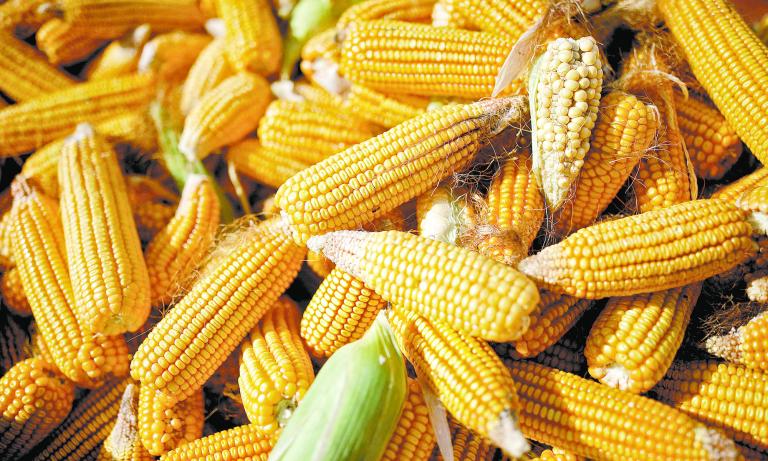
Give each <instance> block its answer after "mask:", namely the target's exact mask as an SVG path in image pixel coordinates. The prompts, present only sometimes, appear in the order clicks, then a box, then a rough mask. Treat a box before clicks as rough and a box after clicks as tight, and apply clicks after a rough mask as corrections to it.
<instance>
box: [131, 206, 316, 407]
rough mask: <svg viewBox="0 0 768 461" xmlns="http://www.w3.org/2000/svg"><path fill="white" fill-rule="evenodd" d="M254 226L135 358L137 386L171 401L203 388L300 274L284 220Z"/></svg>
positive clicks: (298, 250) (299, 252) (299, 255)
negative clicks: (140, 384)
mask: <svg viewBox="0 0 768 461" xmlns="http://www.w3.org/2000/svg"><path fill="white" fill-rule="evenodd" d="M246 225H247V224H246ZM248 226H249V228H246V229H245V230H244V231H243V232H244V234H243V235H239V239H240V241H239V243H238V244H237V245H236V246H230V247H229V249H228V250H226V255H225V256H221V257H220V258H219V259H220V261H217V262H218V264H215V265H213V263H211V264H209V266H210V265H213V267H210V268H208V267H207V268H205V269H204V271H203V274H202V275H201V278H200V279H199V280H198V281H197V283H195V284H194V285H193V286H192V288H191V289H190V291H189V293H187V295H186V296H184V297H183V298H182V299H181V300H180V301H179V302H178V303H177V304H176V305H175V306H174V307H173V309H171V310H170V312H169V313H168V314H166V315H165V317H164V318H163V320H161V321H160V323H158V324H157V326H156V327H155V328H154V329H153V330H152V331H151V332H150V334H149V336H147V339H145V340H144V341H143V342H142V343H141V346H140V347H139V350H138V351H137V352H136V354H134V357H133V361H132V363H131V374H132V376H133V377H134V379H137V380H140V381H141V383H142V385H149V386H153V387H155V388H156V389H157V390H158V391H160V392H161V393H162V394H163V395H164V396H165V397H166V398H168V399H169V400H171V401H173V400H182V399H184V398H187V397H189V396H190V395H191V394H192V393H193V392H195V391H196V390H197V389H199V388H200V387H201V386H202V385H203V383H204V382H205V380H207V379H208V378H209V377H210V376H211V375H212V374H213V372H214V371H216V368H218V366H219V365H221V363H222V362H224V360H225V359H226V358H227V356H228V355H229V354H230V353H231V352H232V351H233V350H234V349H235V347H236V346H237V344H238V343H239V342H240V341H241V340H242V339H243V338H244V337H245V336H246V334H247V333H248V331H250V330H251V329H252V328H253V327H254V326H255V325H256V323H257V322H258V321H259V318H261V316H262V315H263V314H264V312H266V310H267V309H269V308H270V307H271V306H272V305H273V304H274V302H275V301H276V300H277V298H278V297H279V296H280V295H281V294H282V293H283V291H284V290H285V289H286V288H287V287H288V285H290V283H291V281H293V278H294V277H295V276H296V274H297V273H298V271H299V267H300V266H301V261H302V259H303V258H304V254H305V250H304V249H303V248H302V247H300V246H298V245H296V244H294V243H293V242H292V241H291V240H290V236H289V235H287V229H285V228H284V226H283V225H282V224H281V223H280V222H279V221H278V220H271V221H267V222H265V223H263V224H260V225H252V224H251V225H248ZM251 226H252V227H251ZM180 344H187V346H186V347H183V348H181V347H180Z"/></svg>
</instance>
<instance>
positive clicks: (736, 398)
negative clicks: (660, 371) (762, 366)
mask: <svg viewBox="0 0 768 461" xmlns="http://www.w3.org/2000/svg"><path fill="white" fill-rule="evenodd" d="M655 393H656V395H658V396H659V398H660V399H661V400H662V401H663V402H665V403H668V404H669V405H672V406H673V407H675V408H677V409H679V410H680V411H682V412H683V413H686V414H688V415H689V416H691V417H692V418H694V419H697V420H699V421H701V422H702V423H705V424H707V425H708V426H710V427H716V428H719V429H721V430H722V431H723V432H724V433H726V434H727V435H728V436H729V437H732V438H733V439H734V440H736V441H739V442H742V443H745V444H747V445H748V446H750V447H752V448H755V449H758V450H768V421H766V419H765V417H764V416H763V415H764V413H765V411H766V408H765V407H766V405H765V403H764V402H763V399H762V396H764V395H766V394H767V393H768V375H766V374H764V373H763V372H760V371H757V370H750V369H748V368H745V367H742V366H739V365H732V364H728V363H717V362H715V361H712V360H701V361H694V362H677V363H675V364H674V365H672V368H670V370H669V373H668V374H667V376H666V377H665V378H664V379H663V380H662V381H661V382H660V383H659V385H658V386H657V387H656V388H655Z"/></svg>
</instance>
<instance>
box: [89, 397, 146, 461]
mask: <svg viewBox="0 0 768 461" xmlns="http://www.w3.org/2000/svg"><path fill="white" fill-rule="evenodd" d="M154 459H155V458H154V456H152V455H151V454H149V452H148V451H147V449H146V448H144V446H143V445H142V444H141V439H140V438H139V388H138V386H137V385H135V384H133V383H131V384H128V386H126V388H125V393H124V394H123V397H122V399H121V400H120V410H119V411H118V413H117V419H116V421H115V424H114V425H113V427H112V430H111V431H110V433H109V435H108V436H107V438H106V440H104V444H103V445H102V447H101V450H100V451H99V457H98V458H97V461H152V460H154Z"/></svg>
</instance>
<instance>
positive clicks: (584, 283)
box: [519, 199, 757, 299]
mask: <svg viewBox="0 0 768 461" xmlns="http://www.w3.org/2000/svg"><path fill="white" fill-rule="evenodd" d="M747 215H748V213H747V212H746V211H743V210H740V209H739V208H737V207H736V206H735V205H731V204H730V203H728V202H725V201H722V200H717V199H710V200H696V201H691V202H685V203H681V204H678V205H673V206H671V207H669V208H662V209H660V210H654V211H649V212H646V213H643V214H640V215H637V216H629V217H626V218H620V219H615V220H612V221H605V222H602V223H599V224H595V225H593V226H590V227H587V228H584V229H581V230H580V231H577V232H576V233H574V234H572V235H571V236H570V237H568V238H566V239H565V240H563V241H562V242H560V243H558V244H556V245H552V246H549V247H546V248H544V249H543V250H542V251H541V252H539V253H538V254H536V255H534V256H530V257H528V258H526V259H524V260H523V261H522V262H521V263H520V266H519V267H520V270H521V271H522V272H523V273H524V274H526V275H528V276H529V277H531V278H533V279H534V280H536V281H537V282H539V283H540V284H542V286H544V287H545V288H548V289H551V290H553V291H556V292H560V293H565V294H569V295H571V296H576V297H580V298H590V299H598V298H603V297H607V296H629V295H632V294H638V293H648V292H651V291H659V290H663V289H667V288H675V287H679V286H683V285H688V284H691V283H694V282H698V281H701V280H704V279H706V278H708V277H711V276H713V275H715V274H719V273H721V272H724V271H726V270H728V269H730V268H731V267H734V266H735V265H737V264H739V263H740V262H741V261H743V260H745V259H746V258H748V257H749V256H750V255H751V254H754V252H755V251H756V249H757V246H756V245H755V243H754V241H753V240H752V238H751V234H752V230H751V225H750V224H749V222H748V220H747ZM691 255H695V258H694V257H692V256H691Z"/></svg>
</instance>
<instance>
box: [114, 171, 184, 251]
mask: <svg viewBox="0 0 768 461" xmlns="http://www.w3.org/2000/svg"><path fill="white" fill-rule="evenodd" d="M125 185H126V189H127V190H128V200H129V201H130V202H131V207H132V208H133V217H134V219H135V220H136V227H138V230H139V236H141V239H142V240H143V241H150V240H152V238H153V237H154V236H155V234H157V233H158V232H160V230H161V229H163V228H164V227H165V226H167V225H168V223H169V222H170V221H171V219H173V216H174V214H175V213H176V208H178V204H179V197H178V196H177V195H176V194H175V193H173V192H171V191H170V190H168V189H166V188H165V186H163V185H162V184H160V183H159V182H158V181H157V180H155V179H152V178H150V177H148V176H136V175H132V176H127V177H126V182H125Z"/></svg>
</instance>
